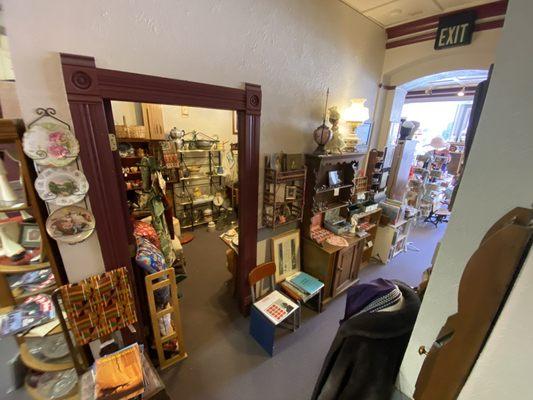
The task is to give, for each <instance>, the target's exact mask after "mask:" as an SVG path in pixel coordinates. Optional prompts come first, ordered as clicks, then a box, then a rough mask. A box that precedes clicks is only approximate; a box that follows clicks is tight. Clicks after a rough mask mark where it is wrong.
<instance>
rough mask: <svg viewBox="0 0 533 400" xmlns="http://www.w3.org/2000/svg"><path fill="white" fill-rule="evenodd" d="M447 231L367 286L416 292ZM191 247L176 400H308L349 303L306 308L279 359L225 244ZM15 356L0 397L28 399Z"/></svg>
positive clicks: (1, 371)
mask: <svg viewBox="0 0 533 400" xmlns="http://www.w3.org/2000/svg"><path fill="white" fill-rule="evenodd" d="M445 229H446V225H440V226H439V228H437V229H436V228H435V227H433V226H432V225H425V226H420V227H417V228H416V229H414V231H413V232H412V234H411V236H410V238H409V240H410V241H411V242H413V245H414V246H415V247H416V248H418V249H419V250H420V251H412V250H410V251H408V252H406V253H402V254H399V255H398V256H396V257H395V258H394V259H393V260H392V261H391V262H390V263H389V264H388V265H377V264H374V265H370V266H368V267H366V268H364V269H363V270H362V271H361V273H360V279H361V281H362V282H368V281H370V280H372V279H375V278H378V277H383V278H388V279H400V280H403V281H405V282H407V283H408V284H411V285H417V284H418V282H419V281H420V277H421V274H422V272H423V270H424V269H426V268H427V267H428V266H429V264H430V262H431V257H432V255H433V251H434V249H435V245H436V243H437V242H438V241H439V240H440V239H441V238H442V235H443V234H444V231H445ZM194 233H195V235H196V238H195V239H194V240H193V241H192V242H191V243H189V244H187V245H185V247H184V249H185V250H184V251H185V256H186V259H187V271H188V278H187V279H186V280H185V281H184V282H183V283H182V284H181V285H180V286H181V290H182V293H183V297H182V299H181V311H182V324H183V330H184V338H185V343H186V346H187V352H188V353H189V358H188V359H187V360H185V361H183V362H182V363H180V364H178V365H176V366H174V367H171V368H169V369H168V370H167V371H164V372H162V374H161V375H162V377H163V380H164V382H165V384H166V386H167V390H168V393H169V394H170V396H171V397H172V399H175V400H178V399H179V400H215V399H216V400H249V399H255V400H262V399H265V400H285V399H292V400H305V399H309V398H310V395H311V393H312V390H313V387H314V384H315V380H316V378H317V376H318V373H319V371H320V368H321V366H322V362H323V360H324V357H325V355H326V353H327V351H328V349H329V346H330V344H331V341H332V339H333V337H334V336H335V333H336V332H337V328H338V324H339V320H340V319H341V318H342V316H343V313H344V303H345V296H344V295H342V296H340V297H338V298H337V299H335V300H333V301H332V302H331V303H329V304H328V305H327V307H326V308H325V309H324V311H323V312H322V313H321V314H320V315H317V314H316V313H314V312H312V311H311V310H308V309H304V311H303V323H302V326H301V327H300V329H298V330H297V331H296V332H294V333H289V332H282V331H280V336H279V337H278V338H277V340H276V350H275V355H274V357H269V356H268V355H267V354H266V353H265V352H264V350H263V349H262V348H261V347H259V345H258V344H257V343H256V342H255V341H254V340H253V339H252V338H251V337H250V335H249V334H248V319H246V318H244V317H242V316H241V315H240V313H239V311H238V309H237V306H236V303H235V301H234V299H233V298H232V295H231V287H230V285H229V283H228V282H229V279H230V274H229V272H228V271H227V269H226V266H225V251H226V247H225V245H224V243H223V242H222V241H221V240H220V239H219V238H218V233H217V232H213V233H209V232H206V231H205V230H204V229H198V230H196V231H195V232H194ZM15 353H16V347H15V345H14V343H13V342H11V341H9V340H0V375H1V376H2V379H1V380H0V398H1V399H6V400H22V399H24V400H25V399H27V398H28V397H27V395H26V393H24V390H17V391H16V392H15V393H12V394H9V395H6V394H5V390H6V389H7V385H6V384H7V383H8V382H7V381H8V379H6V378H7V376H8V375H7V374H6V373H7V372H8V367H7V365H6V362H7V361H8V360H9V358H10V357H11V356H12V355H13V354H15Z"/></svg>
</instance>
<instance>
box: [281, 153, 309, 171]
mask: <svg viewBox="0 0 533 400" xmlns="http://www.w3.org/2000/svg"><path fill="white" fill-rule="evenodd" d="M304 165H305V157H304V155H303V154H286V155H285V168H284V169H285V171H292V170H295V169H303V167H304Z"/></svg>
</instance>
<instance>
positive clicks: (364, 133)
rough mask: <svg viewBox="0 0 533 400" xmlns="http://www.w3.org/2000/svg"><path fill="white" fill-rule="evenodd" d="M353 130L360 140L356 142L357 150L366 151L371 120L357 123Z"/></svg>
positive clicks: (369, 136)
mask: <svg viewBox="0 0 533 400" xmlns="http://www.w3.org/2000/svg"><path fill="white" fill-rule="evenodd" d="M355 132H356V133H357V136H358V137H359V139H360V140H361V142H359V143H358V144H357V152H359V153H366V152H367V151H368V147H369V146H370V138H371V136H372V122H365V123H363V124H361V125H359V126H358V127H357V129H356V130H355Z"/></svg>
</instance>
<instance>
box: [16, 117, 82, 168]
mask: <svg viewBox="0 0 533 400" xmlns="http://www.w3.org/2000/svg"><path fill="white" fill-rule="evenodd" d="M22 147H23V149H24V153H26V155H27V156H28V157H30V158H31V159H33V160H35V162H36V163H37V164H39V165H53V166H55V167H64V166H65V165H68V164H70V163H71V162H72V161H74V160H75V159H76V157H78V153H79V152H80V145H79V143H78V140H77V139H76V137H75V136H74V134H73V133H72V132H71V131H69V130H68V129H67V128H65V127H63V126H61V125H58V124H55V123H42V124H39V125H34V126H32V127H31V128H30V129H29V130H27V131H26V132H24V136H23V137H22Z"/></svg>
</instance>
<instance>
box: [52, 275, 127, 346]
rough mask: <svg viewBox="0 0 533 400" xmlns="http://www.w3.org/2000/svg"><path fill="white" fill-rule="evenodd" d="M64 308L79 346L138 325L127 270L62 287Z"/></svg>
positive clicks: (92, 277)
mask: <svg viewBox="0 0 533 400" xmlns="http://www.w3.org/2000/svg"><path fill="white" fill-rule="evenodd" d="M61 297H62V300H63V307H64V309H65V312H66V314H67V320H68V322H69V325H70V329H71V331H72V333H73V334H74V338H75V340H76V343H77V344H78V345H80V346H81V345H84V344H87V343H90V342H92V341H93V340H96V339H98V338H101V337H104V336H107V335H109V334H110V333H112V332H114V331H116V330H119V329H122V328H125V327H126V326H128V325H130V324H133V323H135V322H136V321H137V316H136V314H135V302H134V300H133V294H132V290H131V287H130V284H129V280H128V275H127V272H126V268H119V269H115V270H112V271H109V272H105V273H103V274H101V275H95V276H91V277H89V278H87V279H85V280H83V281H81V282H79V283H74V284H69V285H64V286H61Z"/></svg>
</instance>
